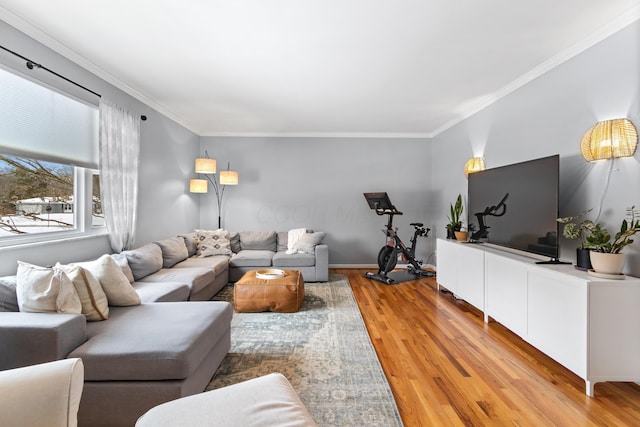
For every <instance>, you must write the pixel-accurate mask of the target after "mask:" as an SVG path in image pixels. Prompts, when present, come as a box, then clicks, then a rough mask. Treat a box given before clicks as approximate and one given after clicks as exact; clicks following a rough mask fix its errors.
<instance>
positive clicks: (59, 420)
mask: <svg viewBox="0 0 640 427" xmlns="http://www.w3.org/2000/svg"><path fill="white" fill-rule="evenodd" d="M83 386H84V366H83V364H82V360H81V359H64V360H58V361H55V362H48V363H43V364H40V365H33V366H27V367H24V368H17V369H10V370H8V371H2V372H0V396H2V399H0V425H2V426H7V427H11V426H36V425H47V426H54V427H58V426H65V427H66V426H74V427H75V426H77V423H78V421H77V418H78V407H79V405H80V397H81V396H82V388H83Z"/></svg>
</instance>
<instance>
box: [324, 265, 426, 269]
mask: <svg viewBox="0 0 640 427" xmlns="http://www.w3.org/2000/svg"><path fill="white" fill-rule="evenodd" d="M408 266H409V264H398V265H397V266H396V268H407V267H408ZM423 267H424V268H429V269H432V270H435V269H436V266H435V265H433V264H426V265H424V266H423ZM329 268H373V269H376V270H377V269H378V264H329Z"/></svg>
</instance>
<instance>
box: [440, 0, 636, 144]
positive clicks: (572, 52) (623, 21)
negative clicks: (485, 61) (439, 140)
mask: <svg viewBox="0 0 640 427" xmlns="http://www.w3.org/2000/svg"><path fill="white" fill-rule="evenodd" d="M639 19H640V5H637V6H634V7H632V8H630V9H629V10H627V11H626V12H625V13H623V14H622V15H620V16H619V17H618V18H616V19H614V20H613V21H611V22H609V23H608V24H606V25H604V26H603V27H600V28H599V29H598V30H596V31H595V32H593V33H592V34H591V35H590V36H589V37H587V38H586V39H584V40H582V41H580V42H578V43H576V44H574V45H573V46H571V47H569V48H567V49H565V50H564V51H562V52H560V53H558V54H557V55H555V56H553V57H552V58H550V59H548V60H547V61H545V62H543V63H542V64H540V65H538V66H537V67H535V68H534V69H532V70H531V71H529V72H527V73H525V74H523V75H522V76H520V77H519V78H517V79H516V80H514V81H512V82H511V83H509V84H507V85H506V86H504V87H502V88H501V89H500V90H498V91H497V92H495V93H493V94H490V95H488V96H486V97H483V98H482V99H480V100H479V101H478V102H477V103H475V104H474V105H472V106H470V107H469V108H468V109H467V110H466V111H464V112H463V113H462V114H461V115H460V116H458V117H457V118H455V119H453V120H450V121H448V122H447V123H445V124H444V125H442V126H440V127H439V128H437V129H436V130H435V131H433V132H432V137H436V136H438V135H440V134H441V133H442V132H444V131H446V130H447V129H450V128H452V127H453V126H455V125H457V124H458V123H460V122H462V121H463V120H465V119H468V118H469V117H471V116H472V115H474V114H476V113H478V112H480V111H482V110H484V109H485V108H487V107H489V106H490V105H492V104H494V103H496V102H497V101H498V100H500V99H502V98H504V97H505V96H507V95H509V94H510V93H512V92H515V91H516V90H518V89H520V88H521V87H523V86H524V85H526V84H528V83H530V82H531V81H533V80H535V79H537V78H538V77H540V76H542V75H543V74H546V73H547V72H549V71H551V70H553V69H554V68H556V67H558V66H560V65H562V64H563V63H565V62H567V61H568V60H570V59H571V58H573V57H575V56H577V55H579V54H581V53H582V52H584V51H586V50H587V49H589V48H591V47H593V46H595V45H596V44H598V43H600V42H601V41H603V40H605V39H606V38H608V37H610V36H612V35H613V34H615V33H617V32H618V31H621V30H623V29H624V28H626V27H628V26H629V25H631V24H633V23H634V22H636V21H638V20H639Z"/></svg>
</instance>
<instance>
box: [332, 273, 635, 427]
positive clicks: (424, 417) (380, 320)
mask: <svg viewBox="0 0 640 427" xmlns="http://www.w3.org/2000/svg"><path fill="white" fill-rule="evenodd" d="M331 271H332V272H335V273H341V274H345V275H346V276H347V277H348V279H349V282H350V283H351V288H352V289H353V293H354V295H355V298H356V300H357V302H358V306H359V307H360V311H361V313H362V316H363V318H364V321H365V324H366V326H367V329H368V331H369V335H370V336H371V340H372V342H373V345H374V347H375V349H376V352H377V354H378V358H379V359H380V363H381V365H382V368H383V369H384V372H385V374H386V376H387V379H388V381H389V384H390V386H391V389H392V391H393V394H394V396H395V399H396V402H397V404H398V408H399V410H400V415H401V416H402V420H403V422H404V425H405V426H406V427H413V426H429V425H435V426H483V425H486V426H498V425H499V426H502V425H505V426H506V425H512V426H640V386H638V385H637V384H634V383H598V384H596V387H595V397H592V398H590V397H587V396H586V395H585V393H584V390H585V384H584V381H583V380H582V379H580V378H579V377H578V376H576V375H575V374H573V373H572V372H571V371H569V370H567V369H566V368H564V367H562V366H561V365H559V364H558V363H556V362H555V361H553V360H552V359H550V358H549V357H547V356H545V355H544V354H543V353H541V352H540V351H538V350H536V349H535V348H534V347H532V346H530V345H529V344H527V343H526V342H524V341H523V340H522V339H520V338H519V337H518V336H516V335H515V334H513V333H512V332H510V331H509V330H507V329H506V328H504V327H503V326H502V325H500V324H499V323H496V322H493V321H492V322H490V323H489V324H485V323H484V322H483V319H482V314H481V313H480V312H479V311H478V310H476V309H475V308H473V307H471V306H469V305H468V304H466V303H465V302H464V301H460V300H456V299H455V298H453V296H452V295H451V294H450V293H448V292H438V291H437V290H436V282H435V279H421V280H416V281H411V282H404V283H399V284H394V285H383V284H381V283H378V282H374V281H371V280H369V279H366V278H365V277H364V273H365V271H367V270H360V269H332V270H331ZM638 309H640V307H639V308H638ZM636 339H640V335H639V336H638V337H636Z"/></svg>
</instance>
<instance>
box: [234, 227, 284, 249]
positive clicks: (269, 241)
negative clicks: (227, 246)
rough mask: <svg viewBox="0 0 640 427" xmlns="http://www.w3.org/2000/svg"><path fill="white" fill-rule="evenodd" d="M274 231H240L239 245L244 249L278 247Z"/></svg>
mask: <svg viewBox="0 0 640 427" xmlns="http://www.w3.org/2000/svg"><path fill="white" fill-rule="evenodd" d="M276 240H277V234H276V232H275V231H241V232H240V247H241V249H242V250H243V251H244V250H259V251H273V252H275V251H276V250H277V249H278V246H277V244H276Z"/></svg>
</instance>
